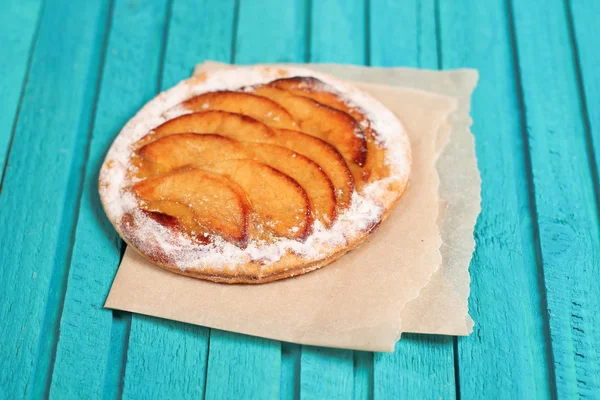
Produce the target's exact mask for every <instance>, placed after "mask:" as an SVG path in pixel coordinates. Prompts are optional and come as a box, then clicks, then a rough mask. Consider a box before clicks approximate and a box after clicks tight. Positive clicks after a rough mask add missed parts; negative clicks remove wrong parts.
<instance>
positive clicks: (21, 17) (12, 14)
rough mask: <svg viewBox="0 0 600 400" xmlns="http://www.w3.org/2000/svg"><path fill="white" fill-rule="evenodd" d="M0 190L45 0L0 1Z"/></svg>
mask: <svg viewBox="0 0 600 400" xmlns="http://www.w3.org/2000/svg"><path fill="white" fill-rule="evenodd" d="M0 6H1V7H2V13H0V37H1V38H2V48H1V49H0V58H1V59H2V60H10V62H3V63H1V64H0V93H3V95H2V96H0V171H2V172H0V190H1V188H2V184H1V182H2V176H3V175H4V173H3V172H4V163H5V162H6V158H7V153H8V149H9V145H10V140H11V137H12V133H13V127H14V123H15V121H16V118H17V115H18V106H19V102H20V101H21V94H22V88H23V85H24V82H25V80H26V79H27V73H28V71H29V60H30V54H31V51H32V49H33V43H34V41H35V39H36V33H37V27H38V23H39V19H40V18H39V17H40V12H41V9H42V1H41V0H28V1H21V0H11V1H6V2H4V3H2V4H0Z"/></svg>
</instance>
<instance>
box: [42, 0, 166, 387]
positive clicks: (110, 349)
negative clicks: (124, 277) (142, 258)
mask: <svg viewBox="0 0 600 400" xmlns="http://www.w3.org/2000/svg"><path fill="white" fill-rule="evenodd" d="M166 5H167V1H166V0H156V1H152V2H147V3H144V4H143V5H142V4H139V3H138V4H132V3H130V2H128V1H126V0H117V1H116V2H115V4H114V11H113V15H112V22H111V26H110V33H109V38H108V43H107V49H106V54H105V62H104V69H103V74H102V81H101V88H100V94H99V99H98V104H97V107H96V113H95V119H94V127H93V130H92V137H91V141H90V145H89V152H90V154H89V159H88V163H87V166H86V169H85V178H84V182H85V184H84V188H83V193H82V196H81V201H80V204H81V205H80V212H79V218H78V221H77V229H76V235H75V243H74V248H73V256H72V260H71V267H70V270H69V277H68V281H67V291H66V294H65V300H64V307H63V310H62V318H61V323H60V336H59V338H58V345H57V350H56V358H55V361H54V367H53V374H52V385H51V389H50V395H51V397H53V398H84V397H90V398H100V397H105V398H116V397H118V392H119V381H120V379H121V377H120V376H119V375H120V373H122V366H121V363H122V357H123V354H122V352H123V351H124V347H125V346H126V339H127V333H128V332H127V328H128V326H129V324H128V323H127V320H128V319H129V318H126V320H123V319H114V318H113V312H112V311H111V310H107V309H104V308H103V305H104V301H105V299H106V295H107V294H108V290H109V288H110V285H111V283H112V280H113V277H114V274H115V272H116V270H117V267H118V265H119V260H120V248H121V239H120V238H119V236H118V234H117V233H116V232H115V231H114V229H113V227H112V225H111V224H110V222H109V221H108V219H107V218H106V217H105V215H104V211H103V209H102V205H101V204H100V200H99V197H98V183H97V182H98V171H99V169H100V165H101V164H102V161H103V160H104V156H105V155H106V151H107V150H108V148H109V147H110V144H111V142H112V141H113V139H114V137H115V135H116V134H117V133H118V132H119V131H120V130H121V127H122V126H123V125H124V124H125V123H126V122H127V120H128V119H129V118H131V116H132V115H133V114H135V113H136V112H137V110H138V109H139V108H140V107H141V106H142V105H143V104H144V103H145V102H146V101H147V100H148V99H149V98H151V97H153V96H154V94H155V93H156V91H157V77H158V74H159V70H160V65H161V56H162V54H161V43H162V38H163V31H164V24H165V22H166V21H165V14H166V13H165V10H166ZM133 27H134V28H135V29H132V28H133ZM140 65H143V66H144V68H140ZM123 327H124V328H125V329H122V328H123ZM115 363H116V364H115ZM113 371H116V372H117V373H116V374H113V373H112V372H113ZM34 397H37V396H34Z"/></svg>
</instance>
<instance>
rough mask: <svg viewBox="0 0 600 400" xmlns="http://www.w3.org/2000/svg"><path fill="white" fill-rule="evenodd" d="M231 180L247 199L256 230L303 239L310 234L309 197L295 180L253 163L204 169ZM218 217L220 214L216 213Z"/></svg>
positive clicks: (233, 162) (235, 162)
mask: <svg viewBox="0 0 600 400" xmlns="http://www.w3.org/2000/svg"><path fill="white" fill-rule="evenodd" d="M202 168H203V169H204V170H206V171H208V172H212V173H215V174H220V175H224V176H226V177H228V178H229V179H231V180H232V181H234V182H235V183H237V184H238V185H239V186H240V187H241V188H242V189H244V191H245V192H246V195H247V196H248V200H249V201H250V205H251V207H252V211H253V212H254V214H255V215H254V216H255V220H254V221H253V225H254V224H256V225H257V230H258V231H260V230H262V229H261V227H262V228H264V229H267V230H269V231H271V232H273V233H274V234H275V235H277V236H282V237H287V238H290V239H304V238H305V237H306V236H307V235H308V234H309V232H310V226H311V222H312V221H311V214H310V203H309V200H308V196H307V194H306V192H305V191H304V189H303V188H302V186H300V184H298V182H296V181H295V180H294V179H292V178H290V177H289V176H287V175H285V174H284V173H282V172H279V171H278V170H276V169H275V168H272V167H269V166H268V165H265V164H263V163H260V162H258V161H253V160H227V161H223V162H219V163H215V164H209V165H205V166H203V167H202ZM215 215H216V216H217V217H218V216H219V213H217V212H215Z"/></svg>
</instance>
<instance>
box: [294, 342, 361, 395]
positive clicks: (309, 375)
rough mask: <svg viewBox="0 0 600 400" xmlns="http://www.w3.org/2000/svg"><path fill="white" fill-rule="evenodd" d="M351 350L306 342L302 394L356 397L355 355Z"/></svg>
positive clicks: (301, 373) (303, 350) (303, 352)
mask: <svg viewBox="0 0 600 400" xmlns="http://www.w3.org/2000/svg"><path fill="white" fill-rule="evenodd" d="M353 353H354V352H353V351H351V350H340V349H329V348H324V347H312V346H302V358H301V362H302V363H301V367H300V398H301V399H303V400H304V399H331V400H346V399H352V398H354V355H353Z"/></svg>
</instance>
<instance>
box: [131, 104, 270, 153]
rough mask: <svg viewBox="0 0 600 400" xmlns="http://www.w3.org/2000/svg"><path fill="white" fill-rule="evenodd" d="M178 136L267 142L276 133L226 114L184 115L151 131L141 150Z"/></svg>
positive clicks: (254, 121)
mask: <svg viewBox="0 0 600 400" xmlns="http://www.w3.org/2000/svg"><path fill="white" fill-rule="evenodd" d="M176 133H198V134H207V133H216V134H220V135H222V136H226V137H229V138H232V139H236V140H244V141H249V142H264V141H268V140H270V139H271V138H272V137H273V136H274V133H273V132H272V131H271V129H269V127H268V126H266V125H265V124H263V123H260V122H258V121H257V120H255V119H254V118H250V117H247V116H245V115H241V114H233V113H229V112H225V111H205V112H197V113H192V114H186V115H182V116H180V117H177V118H174V119H172V120H169V121H167V122H165V123H164V124H162V125H160V126H158V127H156V128H154V129H153V130H151V131H150V132H149V133H148V134H147V135H146V136H144V137H143V138H142V139H140V140H139V141H138V142H137V147H138V148H140V147H142V146H145V145H147V144H148V143H151V142H153V141H155V140H157V139H160V138H163V137H165V136H169V135H173V134H176Z"/></svg>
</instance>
